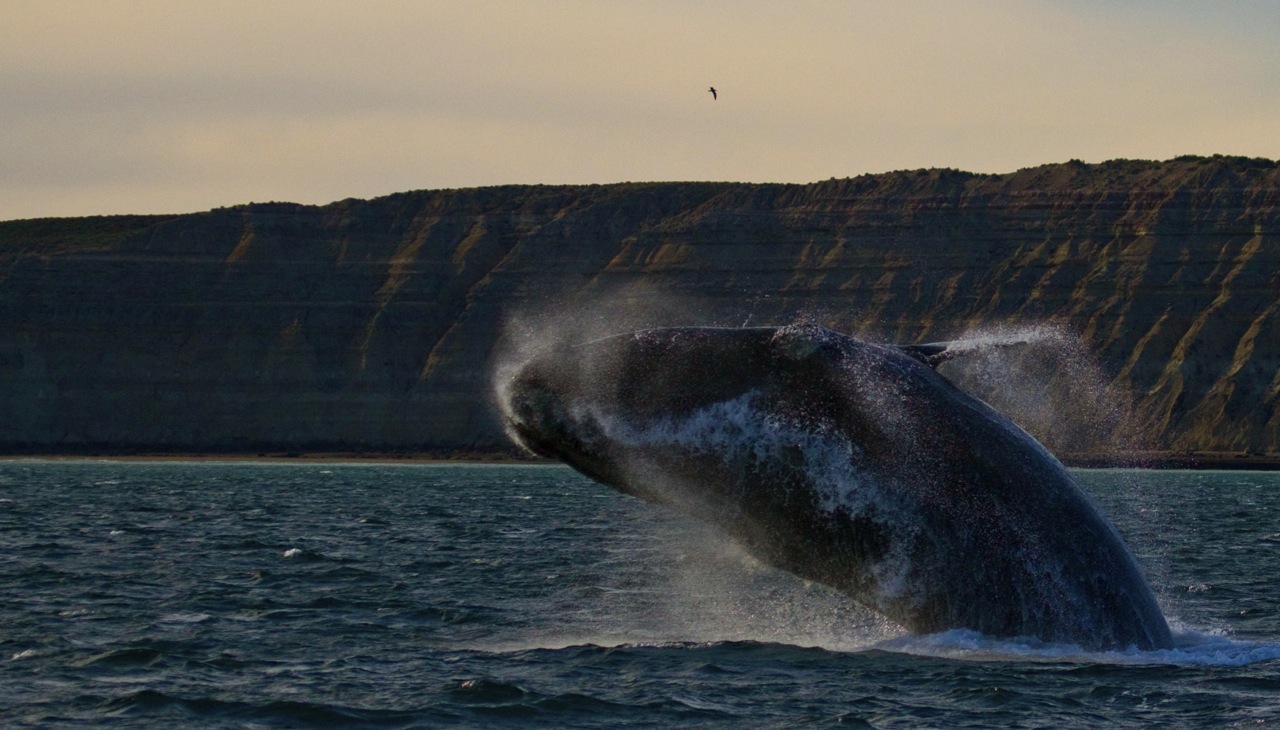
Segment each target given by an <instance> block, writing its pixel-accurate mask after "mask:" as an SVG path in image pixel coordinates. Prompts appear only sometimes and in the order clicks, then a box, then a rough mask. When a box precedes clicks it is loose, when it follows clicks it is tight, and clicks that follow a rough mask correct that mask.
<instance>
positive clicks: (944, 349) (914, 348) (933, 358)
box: [898, 342, 963, 370]
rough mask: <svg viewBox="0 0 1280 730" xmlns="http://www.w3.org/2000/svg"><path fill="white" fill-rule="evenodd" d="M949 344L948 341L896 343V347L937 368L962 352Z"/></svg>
mask: <svg viewBox="0 0 1280 730" xmlns="http://www.w3.org/2000/svg"><path fill="white" fill-rule="evenodd" d="M951 345H952V343H950V342H928V343H925V344H923V345H898V349H899V350H902V351H903V352H905V353H907V354H908V355H910V356H911V357H914V358H915V359H917V360H919V361H920V362H922V363H924V364H925V365H928V366H929V367H931V368H933V369H934V370H937V369H938V366H939V365H941V364H942V363H944V362H946V361H947V360H950V359H951V358H953V357H955V356H956V355H959V354H960V353H961V352H963V351H962V350H960V349H958V348H957V349H955V350H952V349H951Z"/></svg>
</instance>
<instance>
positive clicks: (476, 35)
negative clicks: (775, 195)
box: [0, 0, 1280, 220]
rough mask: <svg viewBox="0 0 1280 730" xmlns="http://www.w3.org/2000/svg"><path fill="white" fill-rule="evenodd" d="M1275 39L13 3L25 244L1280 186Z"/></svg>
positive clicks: (3, 49)
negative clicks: (835, 185)
mask: <svg viewBox="0 0 1280 730" xmlns="http://www.w3.org/2000/svg"><path fill="white" fill-rule="evenodd" d="M1277 39H1280V2H1277V1H1275V0H1267V1H1261V0H1258V1H1250V0H1238V1H1237V0H1222V1H1221V2H1204V1H1202V0H1194V1H1192V0H1162V1H1159V2H1157V1H1154V0H1152V1H1149V2H1148V1H1145V0H1111V1H1109V2H1108V1H1106V0H1073V1H1067V0H1063V1H1061V2H1049V1H1047V0H1043V1H1038V0H1019V1H1013V0H1009V1H1004V0H965V1H964V2H959V1H958V0H949V1H946V2H944V1H941V0H939V1H936V2H934V1H920V2H912V1H908V0H827V1H821V0H786V2H779V1H770V2H764V1H757V0H732V1H730V0H725V1H717V0H709V1H706V2H694V1H692V0H595V1H590V2H588V1H586V0H559V1H557V0H522V1H511V2H506V1H501V0H459V1H457V2H431V1H428V0H359V1H357V0H349V1H346V2H337V1H333V0H296V1H295V0H276V1H272V0H243V1H242V0H195V1H188V0H79V1H71V0H4V2H3V3H2V4H0V220H9V219H15V218H32V217H43V216H76V215H98V214H115V213H183V212H193V211H199V210H207V209H210V208H214V207H219V206H228V205H237V204H240V203H248V202H264V201H271V200H280V201H294V202H300V203H327V202H331V201H334V200H340V199H343V198H352V197H354V198H370V197H376V196H379V195H386V194H390V193H394V192H401V191H406V190H416V189H424V188H456V187H473V186H484V185H501V184H512V183H515V184H533V183H543V184H560V183H611V182H622V181H669V180H727V181H742V182H812V181H817V180H825V179H827V178H832V177H837V178H842V177H852V176H856V175H860V174H863V173H876V172H886V171H890V170H900V169H915V168H928V167H952V168H959V169H963V170H970V171H974V172H997V173H998V172H1012V171H1014V170H1017V169H1020V168H1023V167H1031V166H1035V165H1040V164H1047V163H1054V162H1064V161H1066V160H1069V159H1081V160H1084V161H1086V162H1101V161H1105V160H1109V159H1115V158H1140V159H1167V158H1170V157H1175V156H1178V155H1184V154H1201V155H1211V154H1232V155H1246V156H1251V157H1267V158H1273V159H1274V158H1280V45H1278V44H1277ZM710 86H715V87H716V89H717V90H718V91H719V98H718V99H712V97H711V94H710V93H708V91H707V89H708V87H710Z"/></svg>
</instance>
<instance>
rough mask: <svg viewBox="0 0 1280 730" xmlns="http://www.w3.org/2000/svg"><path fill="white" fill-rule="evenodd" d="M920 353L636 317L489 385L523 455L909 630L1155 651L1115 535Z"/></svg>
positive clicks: (930, 351)
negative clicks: (726, 540)
mask: <svg viewBox="0 0 1280 730" xmlns="http://www.w3.org/2000/svg"><path fill="white" fill-rule="evenodd" d="M940 349H944V348H940V347H939V346H936V345H935V346H928V347H923V348H918V349H913V348H898V347H892V346H882V345H875V344H871V343H867V342H863V341H860V340H857V339H854V338H851V337H847V336H844V335H841V334H838V333H835V332H832V331H830V330H826V329H822V328H819V327H809V326H791V327H782V328H770V327H756V328H740V329H728V328H673V329H655V330H646V331H641V332H634V333H628V334H623V335H616V336H613V337H607V338H604V339H600V340H595V341H593V342H589V343H586V344H582V345H577V346H572V347H561V348H556V349H553V350H551V351H548V352H544V353H542V354H540V355H539V356H536V357H534V358H532V359H531V360H529V361H528V362H526V363H524V364H523V365H522V366H521V367H520V368H519V369H517V370H516V371H515V372H514V374H513V375H512V376H511V377H510V379H509V380H508V381H507V382H505V383H503V384H500V388H499V390H500V393H501V395H500V398H501V400H502V401H503V403H502V407H503V411H504V413H505V414H506V419H507V426H508V430H509V431H510V433H511V434H512V436H513V438H514V439H515V440H516V441H517V442H519V443H520V444H522V445H523V446H525V447H526V448H528V449H529V450H530V451H533V452H534V453H537V454H541V455H544V456H548V457H552V458H556V459H559V460H561V461H564V462H565V463H567V464H569V465H570V466H572V467H574V468H576V469H578V470H579V471H581V472H582V473H584V474H586V475H587V476H589V477H591V478H593V479H595V480H597V481H600V482H603V483H605V484H607V485H609V486H612V487H614V488H616V489H618V490H619V491H622V492H624V493H628V494H633V495H636V496H639V497H642V498H644V499H648V500H651V501H654V502H658V503H661V504H664V505H667V506H670V507H672V508H674V509H676V510H678V511H681V512H683V513H686V514H690V515H693V516H695V517H698V518H700V519H703V520H705V521H707V522H710V523H712V524H714V525H716V526H718V527H719V528H720V529H722V530H723V531H725V532H726V533H728V534H729V535H730V536H731V537H733V538H734V539H736V540H738V541H739V542H741V543H742V544H743V545H744V546H745V547H746V548H747V549H748V550H749V551H750V553H751V554H753V555H754V556H755V557H757V558H758V559H760V560H762V561H764V562H766V563H769V564H771V565H774V566H776V567H779V568H782V569H784V570H787V571H790V572H792V573H795V574H796V575H799V576H801V577H803V578H806V579H809V580H814V581H818V582H821V583H824V584H827V585H830V586H833V587H835V588H837V589H839V590H841V591H844V592H845V593H847V594H848V595H850V596H852V597H853V598H854V599H856V600H858V601H859V602H861V603H864V604H865V605H867V606H870V607H871V608H873V609H875V610H877V611H880V612H882V613H883V614H884V615H886V616H887V617H888V618H890V619H892V620H893V621H895V622H897V623H899V624H901V625H902V626H904V627H906V628H907V629H909V630H911V631H915V632H920V633H931V632H937V631H944V630H949V629H961V628H963V629H973V630H977V631H980V632H983V633H985V634H988V635H991V636H999V637H1013V636H1027V637H1034V638H1036V639H1039V640H1043V641H1052V642H1067V643H1074V644H1078V645H1080V646H1082V647H1085V648H1104V649H1105V648H1124V647H1128V646H1136V647H1138V648H1140V649H1151V648H1161V647H1166V646H1169V645H1171V643H1172V638H1171V635H1170V631H1169V628H1168V625H1167V623H1166V621H1165V619H1164V616H1163V614H1162V613H1161V611H1160V608H1159V606H1158V605H1157V603H1156V600H1155V597H1154V596H1153V594H1152V593H1151V590H1150V588H1149V587H1148V586H1147V583H1146V581H1145V580H1144V578H1143V576H1142V574H1141V571H1140V569H1139V567H1138V565H1137V563H1136V561H1135V560H1134V558H1133V556H1132V555H1131V554H1130V552H1129V550H1128V549H1127V548H1126V546H1125V545H1124V542H1123V541H1122V539H1121V538H1120V536H1119V534H1118V533H1117V532H1116V531H1115V529H1114V528H1113V527H1112V526H1111V525H1110V523H1109V522H1108V521H1107V520H1106V519H1105V518H1104V517H1103V516H1102V515H1101V514H1100V512H1099V511H1098V510H1097V508H1096V507H1095V506H1094V505H1093V503H1092V502H1091V501H1090V500H1089V498H1088V497H1087V496H1086V495H1085V494H1084V493H1083V492H1082V491H1081V490H1080V489H1079V487H1078V486H1077V485H1076V483H1075V482H1074V480H1073V479H1072V478H1071V476H1070V474H1069V473H1068V472H1067V470H1066V469H1065V468H1064V467H1063V466H1062V465H1061V463H1059V462H1058V460H1057V459H1055V458H1054V457H1053V456H1052V455H1051V454H1049V452H1048V451H1047V450H1045V448H1044V447H1043V446H1041V445H1040V443H1039V442H1037V441H1036V440H1035V439H1034V438H1032V437H1031V436H1030V435H1028V434H1027V433H1026V432H1024V431H1023V430H1022V429H1020V428H1018V427H1017V426H1016V425H1014V424H1013V423H1012V422H1011V421H1009V420H1008V419H1007V418H1005V417H1004V416H1003V415H1001V414H999V413H997V412H996V411H995V410H993V409H992V408H990V407H989V406H987V405H986V404H985V403H982V402H981V401H979V400H977V399H975V398H973V397H971V396H969V395H967V394H965V393H964V392H962V391H961V390H959V389H958V388H956V387H955V386H954V385H952V384H951V383H950V381H948V380H947V379H946V378H944V377H942V376H941V375H939V374H938V373H936V372H935V371H934V370H933V368H931V367H930V366H929V365H928V364H926V362H928V361H929V360H930V358H931V357H932V358H934V360H935V361H936V360H937V358H938V354H939V351H940Z"/></svg>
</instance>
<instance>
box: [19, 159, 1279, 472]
mask: <svg viewBox="0 0 1280 730" xmlns="http://www.w3.org/2000/svg"><path fill="white" fill-rule="evenodd" d="M1278 204H1280V168H1277V166H1276V164H1275V163H1273V162H1270V161H1266V160H1251V159H1241V158H1219V157H1215V158H1179V159H1176V160H1171V161H1168V162H1162V163H1157V162H1134V161H1115V162H1108V163H1103V164H1098V165H1089V164H1084V163H1079V162H1071V163H1066V164H1060V165H1050V166H1045V167H1038V168H1031V169H1025V170H1020V171H1018V172H1016V173H1011V174H1007V175H974V174H968V173H963V172H957V171H951V170H921V171H908V172H894V173H886V174H879V175H868V176H863V177H858V178H851V179H843V180H829V181H826V182H820V183H814V184H810V185H757V184H737V183H653V184H630V183H628V184H619V185H602V186H554V187H547V186H511V187H493V188H481V189H468V190H436V191H421V192H412V193H403V194H398V195H392V196H389V197H385V198H379V199H375V200H368V201H364V200H345V201H341V202H337V203H333V204H331V205H325V206H303V205H294V204H285V203H269V204H253V205H245V206H240V207H235V208H227V209H218V210H213V211H209V212H206V213H198V214H191V215H180V216H159V217H155V216H153V217H111V218H83V219H51V220H39V221H13V222H8V223H0V409H2V412H3V413H4V414H5V417H4V418H3V419H0V449H4V450H7V451H10V452H23V451H26V452H57V451H76V450H93V449H103V450H143V451H248V452H253V451H263V450H271V451H302V450H340V451H353V450H376V451H435V452H442V453H443V452H459V451H481V452H488V451H493V450H502V449H506V448H509V447H508V446H507V445H506V441H505V439H504V437H503V436H502V433H501V429H500V427H499V425H498V423H497V420H496V418H495V415H494V412H493V409H492V406H491V397H490V385H489V383H490V371H491V368H492V367H493V365H494V360H495V357H496V356H500V355H501V353H504V352H508V351H510V350H512V349H518V348H519V347H527V346H529V343H528V342H527V341H524V340H525V339H527V338H529V337H541V338H544V339H545V338H547V337H550V336H553V335H557V334H564V335H566V336H567V335H568V334H569V333H570V332H573V333H584V332H591V331H601V332H603V331H607V330H608V329H610V328H615V329H616V328H620V327H624V326H634V325H646V324H683V323H690V322H702V323H718V324H741V323H743V322H751V323H752V324H766V323H779V322H785V321H789V320H792V319H795V318H796V317H807V318H810V319H816V320H818V321H821V322H822V323H824V324H827V325H828V326H832V327H834V328H837V329H842V330H845V331H849V332H853V333H857V334H860V335H862V336H875V337H880V338H883V339H884V340H886V341H897V342H920V341H928V340H937V339H945V338H950V337H954V336H956V335H959V334H961V333H964V332H966V331H968V330H971V329H973V328H979V327H993V326H997V325H1005V326H1009V325H1043V324H1046V323H1049V324H1053V325H1055V326H1057V327H1058V328H1060V329H1061V330H1063V331H1066V332H1070V333H1073V334H1074V335H1076V336H1078V338H1079V339H1080V340H1081V341H1082V342H1083V343H1084V344H1085V345H1086V347H1087V349H1088V351H1089V352H1090V353H1091V354H1092V356H1093V362H1094V364H1095V365H1096V367H1097V372H1100V373H1102V374H1103V376H1104V380H1105V381H1106V382H1105V383H1104V386H1105V387H1104V388H1103V389H1102V390H1101V391H1097V392H1096V393H1095V397H1096V398H1098V399H1102V400H1107V401H1108V402H1114V403H1121V402H1122V403H1123V404H1124V405H1125V406H1126V407H1127V408H1126V409H1125V412H1124V414H1123V416H1122V417H1120V418H1118V419H1112V421H1110V422H1108V424H1107V429H1106V433H1105V434H1103V435H1102V437H1100V438H1099V439H1094V440H1093V441H1088V440H1087V439H1086V441H1082V442H1071V441H1068V442H1065V443H1064V445H1065V447H1066V448H1068V449H1075V450H1077V451H1090V450H1098V449H1106V448H1116V447H1117V445H1119V446H1120V447H1121V448H1141V449H1144V450H1161V451H1170V452H1178V453H1191V452H1221V453H1232V454H1254V455H1272V456H1276V455H1280V409H1278V408H1277V401H1278V400H1280V376H1278V375H1277V369H1278V367H1280V332H1277V329H1278V328H1280V207H1278ZM1040 367H1041V370H1042V371H1045V374H1046V375H1050V376H1051V375H1053V372H1052V371H1053V367H1052V365H1050V366H1049V367H1047V368H1046V367H1045V366H1044V365H1043V364H1041V366H1040ZM987 385H988V386H990V385H991V383H989V382H988V383H987ZM993 397H997V399H998V395H997V396H993ZM1060 405H1061V404H1059V405H1058V406H1052V407H1051V408H1049V410H1052V409H1053V408H1056V407H1060ZM1045 410H1046V409H1045V408H1041V409H1040V411H1041V413H1040V415H1041V416H1042V418H1041V419H1040V422H1038V423H1032V424H1028V427H1029V428H1031V429H1032V430H1033V431H1037V430H1038V431H1039V432H1040V433H1038V435H1041V436H1042V437H1044V438H1046V440H1049V441H1053V439H1054V436H1055V434H1054V431H1055V428H1054V418H1053V414H1052V413H1044V412H1043V411H1045ZM1033 420H1034V419H1033Z"/></svg>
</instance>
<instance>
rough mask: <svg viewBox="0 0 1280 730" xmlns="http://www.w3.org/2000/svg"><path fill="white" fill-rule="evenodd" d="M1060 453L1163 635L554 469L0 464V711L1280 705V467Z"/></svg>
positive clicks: (1062, 717) (341, 723) (350, 721)
mask: <svg viewBox="0 0 1280 730" xmlns="http://www.w3.org/2000/svg"><path fill="white" fill-rule="evenodd" d="M1076 475H1077V477H1078V478H1079V480H1080V481H1081V483H1082V485H1083V486H1084V487H1085V488H1086V489H1087V491H1089V492H1090V493H1091V494H1092V495H1093V496H1094V497H1095V499H1096V500H1097V501H1098V502H1099V503H1100V504H1101V505H1102V507H1103V510H1104V511H1105V512H1106V513H1107V514H1108V515H1109V516H1110V517H1111V518H1112V519H1113V520H1114V521H1115V522H1116V524H1117V525H1118V527H1119V528H1120V531H1121V532H1122V533H1123V534H1124V535H1125V537H1126V539H1127V541H1128V542H1129V544H1130V546H1131V547H1132V548H1133V550H1134V552H1135V553H1136V554H1137V555H1138V557H1139V559H1140V561H1141V563H1142V565H1143V569H1144V570H1145V572H1146V574H1147V577H1148V578H1149V580H1150V581H1151V583H1152V585H1153V587H1154V589H1155V591H1156V593H1157V595H1158V597H1159V599H1160V603H1161V605H1162V607H1163V608H1164V611H1165V613H1166V615H1167V616H1168V617H1169V619H1170V621H1171V623H1172V624H1173V626H1174V627H1175V631H1176V634H1177V646H1176V648H1174V649H1169V650H1161V651H1150V652H1141V651H1136V650H1134V651H1115V652H1102V653H1099V652H1088V651H1083V650H1080V649H1078V648H1075V647H1072V646H1064V645H1046V644H1040V643H1036V642H1030V641H1009V640H997V639H993V638H989V637H984V636H981V635H977V634H974V633H972V632H964V631H954V632H947V633H943V634H938V635H933V636H912V635H907V634H904V633H903V632H902V631H900V630H899V629H897V628H895V627H894V626H892V625H890V624H887V623H886V622H885V621H883V620H882V619H880V618H879V617H877V616H876V615H874V614H871V613H869V612H867V611H866V610H864V609H861V608H859V607H858V606H856V605H854V604H852V603H851V602H850V601H849V600H848V599H846V598H844V597H843V596H841V595H839V594H836V593H834V592H833V591H830V590H828V589H826V588H824V587H823V586H819V585H814V584H809V583H805V582H804V581H801V580H799V579H796V578H794V577H792V576H790V575H787V574H784V573H781V572H778V571H776V570H773V569H771V568H768V567H766V566H763V565H761V564H759V563H757V562H755V561H754V560H752V559H751V558H749V557H747V556H745V555H744V554H742V553H741V552H740V551H739V550H737V549H735V547H734V546H733V545H731V544H728V543H726V542H725V541H724V540H723V539H721V538H720V536H719V535H717V534H716V533H714V532H713V531H711V530H710V529H709V528H707V527H705V526H703V525H701V524H699V523H696V522H693V521H691V520H689V519H686V518H682V517H679V516H676V515H674V514H672V513H670V512H667V511H665V510H663V509H661V508H658V507H654V506H652V505H648V504H645V503H642V502H640V501H638V500H635V499H631V498H628V497H624V496H621V495H619V494H616V493H614V492H613V491H612V490H610V489H608V488H605V487H602V486H600V485H597V484H594V483H592V482H590V481H589V480H587V479H585V478H584V477H581V476H579V475H578V474H576V473H575V472H573V471H571V470H569V469H568V468H565V467H558V466H496V465H493V466H490V465H422V464H403V465H401V464H354V463H315V462H299V463H292V462H273V463H245V462H104V461H36V460H32V461H26V460H21V461H5V462H0V672H2V679H0V726H4V727H42V728H44V727H97V726H101V727H111V728H128V727H186V728H306V727H378V728H430V727H473V728H490V727H546V728H665V727H677V726H679V727H684V726H693V727H708V728H716V727H725V728H735V729H739V728H794V727H818V728H821V727H836V726H839V727H864V728H908V727H910V728H915V727H939V728H961V727H1011V728H1012V727H1028V728H1030V727H1052V728H1064V727H1153V726H1159V727H1188V728H1193V727H1194V728H1202V727H1228V726H1248V727H1253V726H1259V725H1262V726H1266V725H1274V726H1280V571H1278V570H1277V566H1280V473H1261V472H1209V471H1203V472H1198V471H1195V472H1193V471H1148V470H1081V471H1077V472H1076ZM956 570H964V566H962V565H957V566H956Z"/></svg>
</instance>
